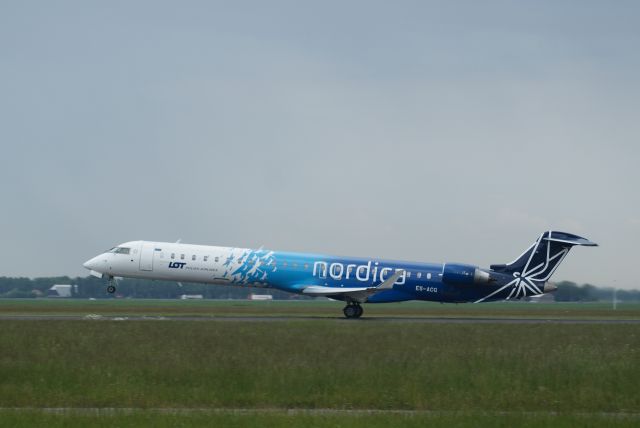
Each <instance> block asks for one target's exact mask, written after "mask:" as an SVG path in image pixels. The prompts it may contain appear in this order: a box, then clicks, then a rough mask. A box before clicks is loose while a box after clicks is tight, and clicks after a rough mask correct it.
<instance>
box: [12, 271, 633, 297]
mask: <svg viewBox="0 0 640 428" xmlns="http://www.w3.org/2000/svg"><path fill="white" fill-rule="evenodd" d="M54 284H70V285H72V287H71V297H75V298H85V299H86V298H104V297H107V296H109V294H107V292H106V286H107V281H106V280H104V279H99V278H95V277H93V276H88V277H84V278H80V277H79V278H70V277H67V276H61V277H49V278H34V279H31V278H8V277H0V298H12V297H16V298H29V297H45V296H47V295H49V289H50V288H51V286H53V285H54ZM556 285H557V286H558V290H556V291H555V292H554V293H553V297H554V298H555V300H556V301H560V302H594V301H602V300H606V301H611V299H612V297H613V290H612V289H611V288H603V287H596V286H594V285H591V284H583V285H578V284H576V283H574V282H570V281H563V282H559V283H557V284H556ZM184 294H187V295H193V294H201V295H202V296H203V297H204V298H205V299H248V298H249V295H250V294H270V295H272V296H273V298H274V299H278V300H290V299H308V297H306V296H300V295H296V294H291V293H286V292H284V291H278V290H274V289H272V288H253V287H232V286H223V285H208V284H207V285H206V284H195V283H186V282H185V283H182V284H178V283H176V282H172V281H150V280H144V279H123V280H120V281H118V284H117V292H116V296H118V297H132V298H143V299H144V298H147V299H178V298H180V296H182V295H184ZM616 298H617V299H618V300H619V301H640V290H618V291H617V295H616Z"/></svg>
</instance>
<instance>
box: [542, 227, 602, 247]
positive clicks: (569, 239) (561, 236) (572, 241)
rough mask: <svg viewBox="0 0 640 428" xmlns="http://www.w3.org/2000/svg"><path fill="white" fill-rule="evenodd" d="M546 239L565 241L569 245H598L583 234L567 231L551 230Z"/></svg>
mask: <svg viewBox="0 0 640 428" xmlns="http://www.w3.org/2000/svg"><path fill="white" fill-rule="evenodd" d="M544 239H546V240H547V241H554V242H563V243H565V244H569V245H584V246H587V247H597V246H598V244H596V243H595V242H592V241H589V240H588V239H587V238H583V237H581V236H578V235H572V234H571V233H565V232H556V231H551V232H550V233H549V236H547V237H545V238H544Z"/></svg>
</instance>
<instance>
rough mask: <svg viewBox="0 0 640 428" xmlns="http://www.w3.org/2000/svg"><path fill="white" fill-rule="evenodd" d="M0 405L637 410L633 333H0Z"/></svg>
mask: <svg viewBox="0 0 640 428" xmlns="http://www.w3.org/2000/svg"><path fill="white" fill-rule="evenodd" d="M0 343H2V347H1V348H0V403H1V406H2V407H5V408H6V407H127V408H162V407H171V408H180V407H183V408H201V407H203V408H258V409H259V408H333V409H415V410H436V411H463V412H469V411H474V412H480V411H507V412H521V411H532V412H539V411H556V412H562V413H564V412H589V413H591V412H639V411H640V394H639V393H638V385H640V368H639V365H638V362H639V361H640V329H638V326H636V325H571V324H570V325H553V324H535V325H518V324H504V325H501V324H480V325H470V324H462V325H458V324H422V323H417V324H416V323H392V324H377V325H375V326H372V325H371V324H367V323H359V322H343V321H333V320H319V321H315V320H310V321H290V322H276V323H273V322H269V323H258V322H234V321H225V322H206V323H203V322H186V321H185V322H183V321H171V322H168V321H165V322H163V321H138V322H109V321H105V322H82V321H53V322H51V321H47V322H45V321H2V322H0Z"/></svg>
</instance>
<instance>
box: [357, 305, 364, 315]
mask: <svg viewBox="0 0 640 428" xmlns="http://www.w3.org/2000/svg"><path fill="white" fill-rule="evenodd" d="M356 308H358V312H357V313H356V318H360V317H361V316H362V314H363V313H364V309H363V308H362V306H360V305H358V306H356Z"/></svg>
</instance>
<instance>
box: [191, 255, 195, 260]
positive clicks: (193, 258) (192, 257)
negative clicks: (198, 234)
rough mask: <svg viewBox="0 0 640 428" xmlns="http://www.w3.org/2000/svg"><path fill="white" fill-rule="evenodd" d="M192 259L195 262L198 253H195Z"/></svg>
mask: <svg viewBox="0 0 640 428" xmlns="http://www.w3.org/2000/svg"><path fill="white" fill-rule="evenodd" d="M191 260H193V261H194V262H195V261H196V255H195V254H194V255H193V256H191Z"/></svg>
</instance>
